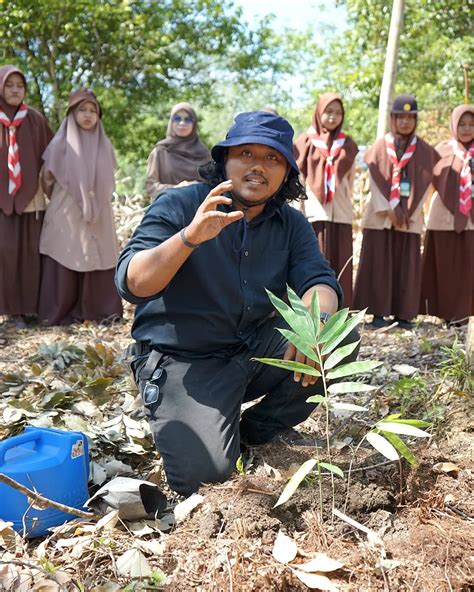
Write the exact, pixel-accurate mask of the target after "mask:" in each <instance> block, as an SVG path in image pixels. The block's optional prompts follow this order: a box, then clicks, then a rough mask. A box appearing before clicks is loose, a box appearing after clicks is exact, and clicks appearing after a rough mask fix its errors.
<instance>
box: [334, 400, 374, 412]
mask: <svg viewBox="0 0 474 592" xmlns="http://www.w3.org/2000/svg"><path fill="white" fill-rule="evenodd" d="M330 406H331V409H336V410H337V411H368V409H367V407H362V406H361V405H354V404H353V403H339V402H334V403H330Z"/></svg>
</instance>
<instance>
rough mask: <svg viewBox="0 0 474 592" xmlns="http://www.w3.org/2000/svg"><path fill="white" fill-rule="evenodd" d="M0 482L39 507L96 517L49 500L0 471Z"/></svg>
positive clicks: (85, 516) (80, 515)
mask: <svg viewBox="0 0 474 592" xmlns="http://www.w3.org/2000/svg"><path fill="white" fill-rule="evenodd" d="M0 483H5V484H6V485H8V486H10V487H12V488H13V489H16V490H17V491H19V492H20V493H23V494H24V495H26V496H27V497H28V499H30V500H31V502H32V503H33V504H34V505H37V506H41V508H55V509H56V510H60V511H61V512H66V514H73V515H74V516H77V517H79V518H85V519H87V520H89V519H90V518H98V516H97V514H93V513H91V512H84V511H83V510H78V509H77V508H72V507H71V506H66V505H65V504H60V503H59V502H55V501H53V500H50V499H48V498H47V497H44V496H42V495H40V494H39V493H36V492H35V491H32V490H31V489H28V487H25V486H24V485H22V484H21V483H18V482H17V481H15V480H14V479H12V478H11V477H8V476H7V475H4V474H3V473H0Z"/></svg>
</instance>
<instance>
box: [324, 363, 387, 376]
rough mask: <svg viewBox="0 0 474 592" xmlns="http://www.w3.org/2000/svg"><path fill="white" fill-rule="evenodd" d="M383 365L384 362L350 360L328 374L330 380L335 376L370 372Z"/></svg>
mask: <svg viewBox="0 0 474 592" xmlns="http://www.w3.org/2000/svg"><path fill="white" fill-rule="evenodd" d="M381 365H382V362H372V361H367V362H349V364H343V365H342V366H339V367H338V368H335V369H334V370H330V371H329V372H328V373H327V375H326V376H327V379H328V380H334V379H335V378H344V376H353V375H354V374H361V373H363V372H369V371H370V370H373V369H374V368H378V367H379V366H381Z"/></svg>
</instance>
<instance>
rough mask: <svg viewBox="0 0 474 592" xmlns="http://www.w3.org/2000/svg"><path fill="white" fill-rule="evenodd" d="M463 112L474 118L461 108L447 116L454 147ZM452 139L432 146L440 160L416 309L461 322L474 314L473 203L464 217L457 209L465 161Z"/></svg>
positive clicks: (469, 109) (471, 109) (470, 110)
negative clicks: (449, 116) (458, 154)
mask: <svg viewBox="0 0 474 592" xmlns="http://www.w3.org/2000/svg"><path fill="white" fill-rule="evenodd" d="M465 113H472V114H473V116H474V107H473V106H472V105H459V106H458V107H456V108H455V109H454V110H453V112H452V114H451V120H450V128H451V135H452V140H453V139H454V141H455V142H456V143H458V145H459V141H458V135H457V129H458V124H459V120H460V119H461V117H462V116H463V115H464V114H465ZM452 140H449V141H446V142H441V143H440V144H438V146H437V147H436V151H437V152H438V154H439V155H440V160H439V161H438V163H437V164H436V165H435V169H434V178H433V185H434V187H435V190H436V191H435V193H434V194H433V197H432V200H431V203H430V210H429V214H428V224H427V232H426V237H425V249H424V253H423V276H422V287H421V306H420V310H421V312H422V314H429V315H433V316H437V317H440V318H442V319H445V320H447V321H462V320H466V319H467V318H468V317H469V316H472V315H474V203H472V199H471V208H470V212H469V214H468V215H467V212H466V213H463V212H462V211H461V208H460V199H459V197H460V185H461V183H460V177H461V170H462V168H463V162H462V161H461V159H460V158H459V157H458V156H456V155H455V153H454V143H453V141H452ZM472 146H473V142H472V141H471V144H470V145H469V146H464V145H461V146H459V148H460V149H461V151H462V152H465V154H466V152H467V151H468V150H469V149H470V148H471V150H472ZM472 157H473V156H471V158H472ZM468 164H469V163H468ZM472 182H473V179H472V176H471V185H472ZM471 191H472V189H471Z"/></svg>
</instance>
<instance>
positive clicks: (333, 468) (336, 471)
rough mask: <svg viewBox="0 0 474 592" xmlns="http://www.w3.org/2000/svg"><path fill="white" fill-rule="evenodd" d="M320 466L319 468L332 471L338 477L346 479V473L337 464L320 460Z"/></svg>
mask: <svg viewBox="0 0 474 592" xmlns="http://www.w3.org/2000/svg"><path fill="white" fill-rule="evenodd" d="M318 466H319V468H323V469H326V470H328V471H330V472H331V473H334V474H335V475H337V476H338V477H341V479H344V473H343V472H342V470H341V469H340V468H339V467H338V466H337V465H331V464H329V463H326V462H320V463H319V464H318Z"/></svg>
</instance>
